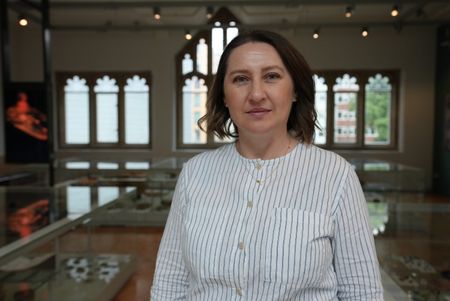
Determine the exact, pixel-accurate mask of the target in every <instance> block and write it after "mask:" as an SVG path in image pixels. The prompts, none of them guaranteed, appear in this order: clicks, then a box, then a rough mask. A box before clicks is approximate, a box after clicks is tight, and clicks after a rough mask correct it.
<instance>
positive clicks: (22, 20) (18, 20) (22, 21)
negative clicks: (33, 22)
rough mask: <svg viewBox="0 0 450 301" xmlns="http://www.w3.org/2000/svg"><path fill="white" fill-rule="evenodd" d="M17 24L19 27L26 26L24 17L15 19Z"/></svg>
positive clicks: (26, 22) (26, 21) (26, 20)
mask: <svg viewBox="0 0 450 301" xmlns="http://www.w3.org/2000/svg"><path fill="white" fill-rule="evenodd" d="M17 22H18V23H19V25H20V26H27V25H28V19H27V18H25V17H24V16H19V17H18V18H17Z"/></svg>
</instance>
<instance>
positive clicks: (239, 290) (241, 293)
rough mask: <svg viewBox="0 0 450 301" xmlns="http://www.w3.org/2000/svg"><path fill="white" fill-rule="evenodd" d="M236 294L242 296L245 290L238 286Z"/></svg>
mask: <svg viewBox="0 0 450 301" xmlns="http://www.w3.org/2000/svg"><path fill="white" fill-rule="evenodd" d="M236 294H238V295H239V296H242V295H243V292H242V290H241V289H240V288H237V289H236Z"/></svg>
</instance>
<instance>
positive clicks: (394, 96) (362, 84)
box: [313, 69, 400, 150]
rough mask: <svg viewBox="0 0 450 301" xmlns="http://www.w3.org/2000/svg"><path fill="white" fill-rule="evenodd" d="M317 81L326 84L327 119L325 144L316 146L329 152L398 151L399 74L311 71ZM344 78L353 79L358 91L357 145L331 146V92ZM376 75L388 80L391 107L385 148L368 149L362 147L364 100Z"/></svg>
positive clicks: (333, 105) (332, 119) (384, 71)
mask: <svg viewBox="0 0 450 301" xmlns="http://www.w3.org/2000/svg"><path fill="white" fill-rule="evenodd" d="M313 73H314V74H316V75H317V76H319V77H323V78H324V79H325V84H326V85H327V86H328V91H327V119H326V124H327V125H326V142H325V144H319V145H318V146H320V147H323V148H325V149H331V150H397V149H398V129H399V128H398V120H399V116H398V104H399V83H400V71H399V70H392V69H388V70H385V69H383V70H375V69H363V70H315V71H313ZM344 74H348V75H350V77H356V79H357V84H358V85H359V91H358V92H357V98H356V99H357V103H356V143H354V144H353V143H335V142H334V107H335V104H334V93H335V92H334V91H333V86H334V84H335V83H336V79H337V78H338V77H342V76H343V75H344ZM376 74H381V75H382V76H386V77H388V78H389V84H390V85H391V87H392V89H391V104H390V105H391V106H390V116H389V120H390V132H389V133H390V141H389V143H388V144H382V145H370V144H365V143H364V132H365V131H364V127H365V96H366V84H367V83H368V80H369V77H374V76H375V75H376Z"/></svg>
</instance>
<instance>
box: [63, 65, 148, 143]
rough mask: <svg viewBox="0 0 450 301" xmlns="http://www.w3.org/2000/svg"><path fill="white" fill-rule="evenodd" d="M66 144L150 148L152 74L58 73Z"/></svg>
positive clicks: (64, 141)
mask: <svg viewBox="0 0 450 301" xmlns="http://www.w3.org/2000/svg"><path fill="white" fill-rule="evenodd" d="M56 80H57V87H58V99H59V101H58V103H59V104H61V106H60V118H59V120H60V127H59V128H60V133H59V137H60V139H59V145H60V146H61V147H62V148H68V147H72V148H80V147H82V148H105V147H108V148H143V147H145V148H148V147H149V146H150V141H151V140H150V133H151V128H150V116H151V115H150V113H151V112H150V74H149V73H143V72H138V73H134V72H123V73H122V72H107V73H96V72H77V73H65V72H64V73H63V72H58V73H57V74H56Z"/></svg>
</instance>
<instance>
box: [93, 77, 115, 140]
mask: <svg viewBox="0 0 450 301" xmlns="http://www.w3.org/2000/svg"><path fill="white" fill-rule="evenodd" d="M94 92H95V93H96V103H95V104H96V122H97V141H98V142H100V143H117V142H118V141H119V109H118V92H119V87H118V86H117V85H116V80H115V79H113V78H109V76H107V75H105V76H104V77H103V78H99V79H97V85H96V86H95V87H94Z"/></svg>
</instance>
